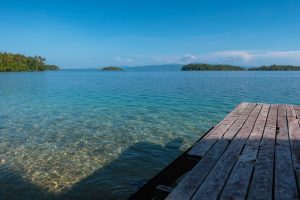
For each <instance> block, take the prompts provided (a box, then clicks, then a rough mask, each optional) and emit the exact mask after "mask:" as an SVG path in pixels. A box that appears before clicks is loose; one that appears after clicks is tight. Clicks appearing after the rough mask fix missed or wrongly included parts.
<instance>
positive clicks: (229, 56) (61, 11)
mask: <svg viewBox="0 0 300 200" xmlns="http://www.w3.org/2000/svg"><path fill="white" fill-rule="evenodd" d="M0 51H2V52H3V51H6V52H13V53H23V54H26V55H41V56H43V57H46V58H47V62H48V63H51V64H57V65H59V66H61V67H63V68H91V67H99V66H105V65H121V66H123V65H126V66H135V65H147V64H167V63H189V62H208V63H228V64H237V65H245V66H253V65H261V64H273V63H276V64H295V65H296V64H297V65H300V1H299V0H269V1H266V0H248V1H246V0H207V1H202V0H184V1H183V0H182V1H179V0H148V1H147V0H126V1H125V0H123V1H121V0H102V1H101V0H98V1H94V0H90V1H89V0H85V1H84V0H60V1H58V0H49V1H48V0H43V1H42V0H39V1H36V0H26V1H23V0H19V1H17V0H9V1H7V0H5V1H4V0H0Z"/></svg>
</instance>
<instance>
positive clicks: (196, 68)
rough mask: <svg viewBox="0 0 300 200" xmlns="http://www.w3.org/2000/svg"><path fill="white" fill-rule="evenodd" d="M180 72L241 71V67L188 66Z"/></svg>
mask: <svg viewBox="0 0 300 200" xmlns="http://www.w3.org/2000/svg"><path fill="white" fill-rule="evenodd" d="M181 70H182V71H243V70H245V69H244V68H242V67H238V66H232V65H221V64H220V65H213V64H188V65H184V66H183V67H182V68H181Z"/></svg>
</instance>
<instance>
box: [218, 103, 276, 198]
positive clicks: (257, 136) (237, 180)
mask: <svg viewBox="0 0 300 200" xmlns="http://www.w3.org/2000/svg"><path fill="white" fill-rule="evenodd" d="M269 108H270V105H263V107H262V110H261V112H260V114H259V116H258V118H257V121H256V123H255V125H254V128H253V130H252V132H251V134H250V136H249V138H248V140H247V142H246V145H245V147H244V149H243V151H242V153H241V155H240V157H239V159H238V161H237V163H236V164H235V167H234V168H233V170H232V172H231V174H230V176H229V178H228V181H227V183H226V185H225V187H224V189H223V192H222V194H221V196H220V199H224V200H226V199H245V198H246V195H247V190H248V187H249V182H250V179H251V175H252V171H253V168H254V164H255V160H256V157H257V154H258V149H259V144H260V141H261V138H262V135H263V132H264V128H265V124H266V121H267V116H268V113H269Z"/></svg>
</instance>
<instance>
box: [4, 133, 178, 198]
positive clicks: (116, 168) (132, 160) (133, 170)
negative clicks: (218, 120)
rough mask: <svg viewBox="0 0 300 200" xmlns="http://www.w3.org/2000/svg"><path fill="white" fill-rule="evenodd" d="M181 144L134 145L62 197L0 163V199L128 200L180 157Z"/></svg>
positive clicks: (143, 143)
mask: <svg viewBox="0 0 300 200" xmlns="http://www.w3.org/2000/svg"><path fill="white" fill-rule="evenodd" d="M182 144H183V140H182V139H180V138H178V139H174V140H171V141H170V142H168V143H167V144H166V145H164V146H163V145H159V144H154V143H149V142H138V143H135V144H133V145H131V146H130V147H128V148H127V149H126V150H125V151H123V152H122V153H121V155H120V156H119V157H118V158H117V159H115V160H114V161H112V162H110V163H109V164H107V165H106V166H104V167H102V168H99V169H98V170H96V171H95V172H94V173H92V174H91V175H90V176H88V177H86V178H84V179H82V180H81V181H80V182H78V183H76V184H75V185H73V186H72V187H71V188H70V189H68V190H65V191H62V192H61V193H59V194H54V193H50V192H48V191H47V190H46V189H43V188H41V187H38V186H36V185H34V184H32V183H30V182H28V181H27V180H25V179H24V178H23V177H22V175H20V174H19V173H18V172H15V171H14V170H13V168H12V167H11V166H9V164H1V163H0V199H30V200H35V199H41V200H43V199H103V200H106V199H118V200H119V199H127V198H128V197H129V196H130V195H131V194H132V193H134V192H135V191H136V190H137V189H138V188H139V187H141V186H142V185H143V184H144V183H146V182H147V180H149V179H150V178H151V177H152V176H154V175H155V174H156V173H158V172H159V171H160V170H161V169H162V168H163V167H165V166H166V165H168V164H169V163H170V162H171V161H172V160H173V159H174V158H175V157H177V156H178V155H179V154H180V153H181V151H180V147H181V146H182Z"/></svg>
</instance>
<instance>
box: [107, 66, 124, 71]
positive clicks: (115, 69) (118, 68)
mask: <svg viewBox="0 0 300 200" xmlns="http://www.w3.org/2000/svg"><path fill="white" fill-rule="evenodd" d="M102 70H103V71H121V70H123V69H122V68H121V67H112V66H108V67H103V68H102Z"/></svg>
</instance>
